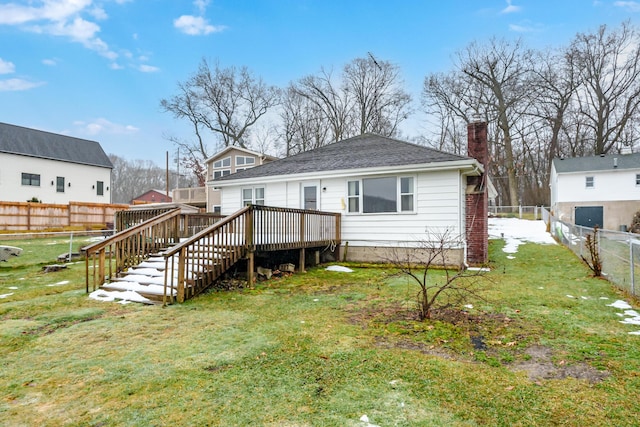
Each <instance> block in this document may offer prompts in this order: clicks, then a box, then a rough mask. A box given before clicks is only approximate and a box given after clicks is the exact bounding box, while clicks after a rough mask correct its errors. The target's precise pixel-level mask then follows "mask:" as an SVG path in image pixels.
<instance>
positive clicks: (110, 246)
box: [83, 208, 222, 292]
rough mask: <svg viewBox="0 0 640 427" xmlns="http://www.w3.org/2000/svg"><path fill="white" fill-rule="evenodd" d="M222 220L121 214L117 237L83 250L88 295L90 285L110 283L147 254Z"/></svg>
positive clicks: (163, 212) (159, 212) (174, 213)
mask: <svg viewBox="0 0 640 427" xmlns="http://www.w3.org/2000/svg"><path fill="white" fill-rule="evenodd" d="M221 218H222V216H221V215H214V214H183V213H181V211H180V208H174V209H172V210H167V209H143V210H131V211H123V212H121V213H120V214H119V215H117V216H116V223H117V225H116V230H118V232H117V233H116V234H114V235H113V236H111V237H109V238H106V239H104V240H102V241H100V242H97V243H94V244H93V245H90V246H87V247H84V248H83V251H84V252H85V255H86V272H85V273H86V290H87V292H89V287H90V286H89V285H90V282H91V283H92V285H93V286H92V288H93V290H96V289H97V288H98V287H100V286H102V284H103V283H104V282H105V279H106V278H107V277H108V278H109V280H111V278H113V277H117V276H118V275H119V274H120V273H122V272H123V271H125V270H126V269H127V268H130V267H134V266H136V265H138V264H140V263H141V262H142V261H144V260H145V259H146V258H147V257H148V256H149V255H150V254H152V253H156V252H159V251H161V250H164V249H166V248H168V247H171V246H174V245H176V244H178V243H179V242H180V239H183V238H185V237H188V236H191V235H193V234H194V233H195V232H197V231H199V230H202V229H205V228H208V227H210V226H211V225H212V224H214V223H215V222H216V221H219V220H220V219H221ZM91 268H92V269H93V270H92V271H90V269H91Z"/></svg>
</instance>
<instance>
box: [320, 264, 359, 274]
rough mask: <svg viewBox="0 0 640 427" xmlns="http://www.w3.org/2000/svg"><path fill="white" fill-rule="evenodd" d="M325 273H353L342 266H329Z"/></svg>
mask: <svg viewBox="0 0 640 427" xmlns="http://www.w3.org/2000/svg"><path fill="white" fill-rule="evenodd" d="M325 270H327V271H338V272H340V273H353V270H352V269H350V268H349V267H343V266H342V265H330V266H329V267H327V268H325Z"/></svg>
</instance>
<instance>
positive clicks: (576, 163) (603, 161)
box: [553, 153, 640, 173]
mask: <svg viewBox="0 0 640 427" xmlns="http://www.w3.org/2000/svg"><path fill="white" fill-rule="evenodd" d="M616 159H617V160H616ZM616 164H617V167H616V166H615V165H616ZM553 165H554V167H555V169H556V172H557V173H572V172H595V171H606V170H614V169H640V153H633V154H603V155H600V156H589V157H571V158H566V159H563V158H558V157H556V158H555V159H553Z"/></svg>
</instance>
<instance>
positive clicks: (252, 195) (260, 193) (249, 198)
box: [242, 187, 264, 206]
mask: <svg viewBox="0 0 640 427" xmlns="http://www.w3.org/2000/svg"><path fill="white" fill-rule="evenodd" d="M248 205H264V187H253V188H243V189H242V206H248Z"/></svg>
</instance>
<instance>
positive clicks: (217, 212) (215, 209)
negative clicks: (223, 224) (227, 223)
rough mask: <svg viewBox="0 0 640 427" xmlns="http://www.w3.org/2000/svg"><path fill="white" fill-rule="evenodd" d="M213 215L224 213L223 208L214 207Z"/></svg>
mask: <svg viewBox="0 0 640 427" xmlns="http://www.w3.org/2000/svg"><path fill="white" fill-rule="evenodd" d="M213 213H214V214H217V215H220V214H221V213H222V207H221V206H214V207H213Z"/></svg>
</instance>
